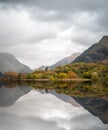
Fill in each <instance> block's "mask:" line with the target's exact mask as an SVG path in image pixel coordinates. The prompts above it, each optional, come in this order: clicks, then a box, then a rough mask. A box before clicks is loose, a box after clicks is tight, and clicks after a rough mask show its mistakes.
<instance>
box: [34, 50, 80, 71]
mask: <svg viewBox="0 0 108 130" xmlns="http://www.w3.org/2000/svg"><path fill="white" fill-rule="evenodd" d="M79 55H80V53H78V52H77V53H73V54H72V55H70V56H67V57H65V58H63V59H61V60H59V61H58V62H56V63H55V64H53V65H51V66H44V65H43V66H40V67H39V68H37V69H36V70H45V69H46V67H48V68H49V69H50V70H53V69H55V68H56V67H58V66H63V65H67V64H70V63H71V62H72V61H73V60H74V59H75V58H76V57H78V56H79Z"/></svg>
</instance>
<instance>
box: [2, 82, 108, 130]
mask: <svg viewBox="0 0 108 130" xmlns="http://www.w3.org/2000/svg"><path fill="white" fill-rule="evenodd" d="M23 85H24V87H23ZM42 85H43V84H42V83H41V84H39V83H38V86H37V88H36V86H35V85H34V86H35V88H36V89H34V88H32V87H30V83H29V84H28V85H27V84H22V83H18V84H16V85H15V83H14V85H12V86H13V87H12V86H11V84H9V87H8V83H5V84H2V85H1V87H0V106H1V107H0V129H1V130H107V129H108V125H105V124H103V123H102V121H101V120H102V119H101V120H100V119H99V118H98V117H96V116H99V115H100V114H102V115H104V116H105V118H106V119H107V117H108V116H107V111H108V107H107V106H108V102H107V96H102V98H100V97H97V98H99V99H97V100H96V97H95V98H93V97H89V98H88V97H82V98H79V97H78V96H77V97H75V96H73V97H71V96H69V95H66V94H65V93H64V89H63V91H61V89H60V91H59V93H58V91H56V90H58V89H56V90H54V89H52V87H51V86H50V85H49V87H48V86H47V89H43V86H42ZM77 85H78V84H77ZM32 86H33V83H32ZM55 87H56V88H57V87H58V86H56V85H55ZM62 87H63V86H62ZM74 87H75V84H74ZM69 90H70V89H69ZM61 93H62V94H61ZM84 93H85V92H84ZM90 98H91V99H90ZM100 99H102V100H100ZM104 101H106V102H104ZM80 104H81V105H82V106H83V107H85V109H84V108H83V107H82V106H80ZM104 104H105V106H104ZM92 108H93V109H92ZM103 108H104V109H103ZM86 109H87V110H89V112H91V113H92V114H94V113H95V112H94V110H95V111H96V112H97V113H96V114H94V115H95V116H93V115H91V114H90V113H89V112H88V111H87V110H86ZM103 110H104V111H103ZM93 112H94V113H93ZM104 112H105V113H104ZM104 116H103V117H104ZM104 123H108V122H107V121H106V122H104ZM85 124H87V125H85Z"/></svg>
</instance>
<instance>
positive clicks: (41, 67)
mask: <svg viewBox="0 0 108 130" xmlns="http://www.w3.org/2000/svg"><path fill="white" fill-rule="evenodd" d="M46 67H47V66H44V65H42V66H40V67H39V68H37V69H36V70H45V69H46Z"/></svg>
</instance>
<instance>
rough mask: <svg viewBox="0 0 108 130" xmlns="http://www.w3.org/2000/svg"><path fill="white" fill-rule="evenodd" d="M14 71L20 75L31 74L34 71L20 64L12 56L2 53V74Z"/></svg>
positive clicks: (0, 54) (0, 55)
mask: <svg viewBox="0 0 108 130" xmlns="http://www.w3.org/2000/svg"><path fill="white" fill-rule="evenodd" d="M9 71H14V72H18V73H30V72H32V70H31V69H30V68H29V67H28V66H26V65H24V64H22V63H20V62H19V61H18V60H17V59H16V58H15V57H14V56H13V55H12V54H9V53H0V72H2V73H4V72H9Z"/></svg>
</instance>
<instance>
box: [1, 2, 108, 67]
mask: <svg viewBox="0 0 108 130" xmlns="http://www.w3.org/2000/svg"><path fill="white" fill-rule="evenodd" d="M107 34H108V0H94V1H92V0H0V52H9V53H12V54H14V55H15V56H16V57H17V58H18V59H19V60H20V61H22V62H23V63H24V64H26V65H28V66H30V67H31V68H37V67H39V66H41V65H51V64H53V63H55V62H56V61H58V60H60V59H61V58H63V57H65V56H68V55H71V54H72V53H74V52H82V51H84V50H85V49H87V48H88V47H89V46H91V45H92V44H94V43H96V42H98V41H99V40H100V39H101V37H102V36H103V35H107Z"/></svg>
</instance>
